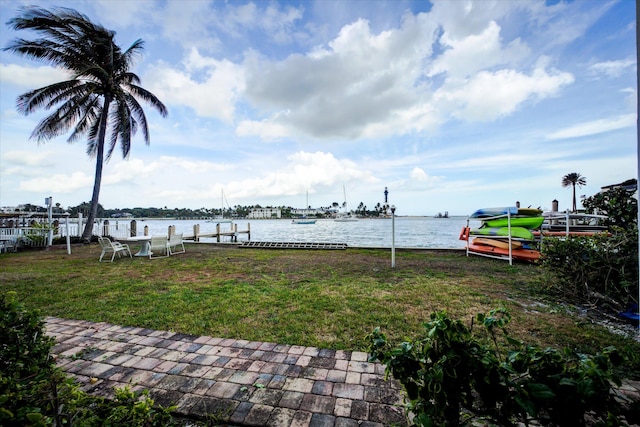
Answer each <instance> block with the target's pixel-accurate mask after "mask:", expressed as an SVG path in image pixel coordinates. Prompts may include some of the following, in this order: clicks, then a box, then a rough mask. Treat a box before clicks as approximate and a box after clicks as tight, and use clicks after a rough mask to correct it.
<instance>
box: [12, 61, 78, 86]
mask: <svg viewBox="0 0 640 427" xmlns="http://www.w3.org/2000/svg"><path fill="white" fill-rule="evenodd" d="M69 77H70V75H69V73H67V72H66V71H63V70H61V69H58V68H54V67H50V66H48V65H43V66H40V67H29V66H23V65H18V64H0V81H1V82H2V83H8V84H12V85H16V86H19V87H22V88H27V90H31V89H36V88H40V87H44V86H48V85H50V84H53V83H57V82H60V81H64V80H68V79H69Z"/></svg>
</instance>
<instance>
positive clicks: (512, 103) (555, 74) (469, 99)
mask: <svg viewBox="0 0 640 427" xmlns="http://www.w3.org/2000/svg"><path fill="white" fill-rule="evenodd" d="M573 81H574V77H573V76H572V75H571V74H570V73H566V72H560V71H557V70H551V71H547V70H546V69H545V61H544V59H543V60H541V61H540V62H539V64H538V65H537V66H536V68H535V69H534V70H533V72H532V73H531V74H530V75H526V74H524V73H522V72H519V71H516V70H513V69H503V70H499V71H495V72H490V71H480V72H478V73H476V74H475V75H474V76H473V77H471V78H469V79H468V80H467V81H466V82H465V83H464V84H463V85H461V86H458V87H454V88H451V87H443V88H442V89H439V90H438V91H436V93H435V95H434V98H435V99H436V100H437V101H438V102H442V103H443V106H446V108H447V109H448V110H450V111H451V114H452V115H453V116H454V117H457V118H459V119H461V120H466V121H490V120H495V119H497V118H499V117H503V116H506V115H509V114H511V113H513V112H514V111H516V110H517V109H518V107H519V106H520V104H522V103H523V102H525V101H527V100H539V99H544V98H548V97H551V96H554V95H556V94H557V93H558V91H559V90H560V88H562V87H563V86H566V85H568V84H571V83H573ZM447 104H448V105H447Z"/></svg>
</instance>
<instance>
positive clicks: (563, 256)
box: [542, 188, 638, 313]
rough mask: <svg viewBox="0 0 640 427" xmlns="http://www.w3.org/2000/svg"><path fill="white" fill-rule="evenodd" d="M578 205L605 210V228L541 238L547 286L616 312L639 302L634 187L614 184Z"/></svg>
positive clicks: (596, 211)
mask: <svg viewBox="0 0 640 427" xmlns="http://www.w3.org/2000/svg"><path fill="white" fill-rule="evenodd" d="M583 205H584V207H585V209H586V211H587V213H590V214H602V215H606V217H607V218H606V219H605V225H607V226H608V227H609V233H608V234H600V235H595V236H589V237H569V238H566V239H557V238H547V239H545V240H544V241H543V244H542V255H543V257H542V259H543V263H542V264H543V266H544V267H545V269H546V270H547V271H548V272H549V273H550V274H549V278H548V280H547V287H548V289H549V290H551V291H552V292H553V293H554V294H556V295H560V296H561V297H562V298H563V299H564V300H568V301H570V302H577V303H579V304H585V303H588V304H593V305H597V306H600V307H604V308H606V309H607V310H609V311H612V312H614V313H616V312H618V311H621V310H624V309H626V308H628V307H629V306H631V305H632V304H633V303H636V304H637V303H638V301H637V295H638V201H637V200H636V198H635V197H633V192H631V191H628V190H625V189H624V188H614V189H611V190H609V191H606V192H603V193H598V194H596V195H594V196H591V197H589V198H587V199H585V200H584V201H583Z"/></svg>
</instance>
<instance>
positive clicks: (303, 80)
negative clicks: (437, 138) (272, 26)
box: [242, 15, 435, 139]
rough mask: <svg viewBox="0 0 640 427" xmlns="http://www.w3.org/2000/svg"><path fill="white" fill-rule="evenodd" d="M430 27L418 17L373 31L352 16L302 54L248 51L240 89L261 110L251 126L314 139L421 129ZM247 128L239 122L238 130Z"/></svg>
mask: <svg viewBox="0 0 640 427" xmlns="http://www.w3.org/2000/svg"><path fill="white" fill-rule="evenodd" d="M434 30H435V25H434V23H433V22H432V21H430V20H428V19H427V17H426V16H425V15H417V16H413V15H410V16H405V19H404V20H403V22H402V25H401V27H400V28H399V29H397V30H389V31H384V32H381V33H379V34H372V33H371V31H370V27H369V24H368V22H367V21H366V20H358V21H356V22H354V23H352V24H349V25H345V26H344V27H343V28H342V29H341V31H340V33H339V34H338V36H337V37H336V38H334V39H333V40H331V41H330V42H329V43H327V46H326V47H324V48H316V49H314V50H313V51H312V52H310V53H309V54H307V55H299V54H293V55H290V56H289V57H288V58H286V59H285V60H283V61H280V62H273V61H267V60H265V59H263V58H259V57H257V56H252V57H249V58H248V60H247V62H246V67H247V71H246V76H247V90H246V94H247V96H248V97H249V100H250V101H251V102H252V103H253V104H254V105H255V106H256V107H258V108H259V109H260V110H261V111H263V112H264V113H265V115H267V116H268V117H266V118H263V119H261V123H260V125H258V123H253V128H254V129H260V130H261V131H262V130H263V129H265V128H267V129H274V127H271V126H270V125H271V124H276V125H277V126H276V127H275V129H277V130H278V134H281V130H282V129H287V130H288V134H289V136H296V135H303V136H311V137H314V138H320V139H321V138H330V137H342V138H350V139H356V138H361V137H363V136H370V135H371V134H372V133H373V132H374V131H375V132H376V135H377V136H378V137H382V136H384V135H390V134H392V133H395V132H398V131H400V132H401V133H403V132H409V131H413V130H416V129H424V128H425V127H426V125H425V123H432V122H433V119H431V118H428V119H427V118H424V117H422V118H420V112H424V111H431V110H432V109H430V108H429V107H425V106H424V104H425V100H424V99H422V98H423V97H424V95H425V88H424V87H423V85H422V84H421V83H420V82H419V79H420V78H421V76H422V73H423V70H422V63H423V61H424V58H425V57H426V56H427V55H428V54H429V53H430V46H431V42H432V38H433V36H432V33H433V31H434ZM407 112H408V113H407ZM416 118H418V120H416ZM403 120H404V121H403ZM414 120H416V121H415V123H414ZM256 122H257V121H256ZM249 129H250V127H249V126H247V124H246V123H245V124H244V125H243V128H242V132H243V133H246V132H248V130H249ZM254 132H255V130H254Z"/></svg>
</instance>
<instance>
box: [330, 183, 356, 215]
mask: <svg viewBox="0 0 640 427" xmlns="http://www.w3.org/2000/svg"><path fill="white" fill-rule="evenodd" d="M342 191H343V193H344V202H343V203H342V206H343V207H344V209H345V210H344V211H342V212H338V213H337V214H336V217H335V218H334V219H333V220H334V221H336V222H355V221H357V220H358V218H357V217H356V216H355V215H354V214H353V213H352V212H351V211H349V210H347V191H346V190H345V188H344V186H342Z"/></svg>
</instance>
